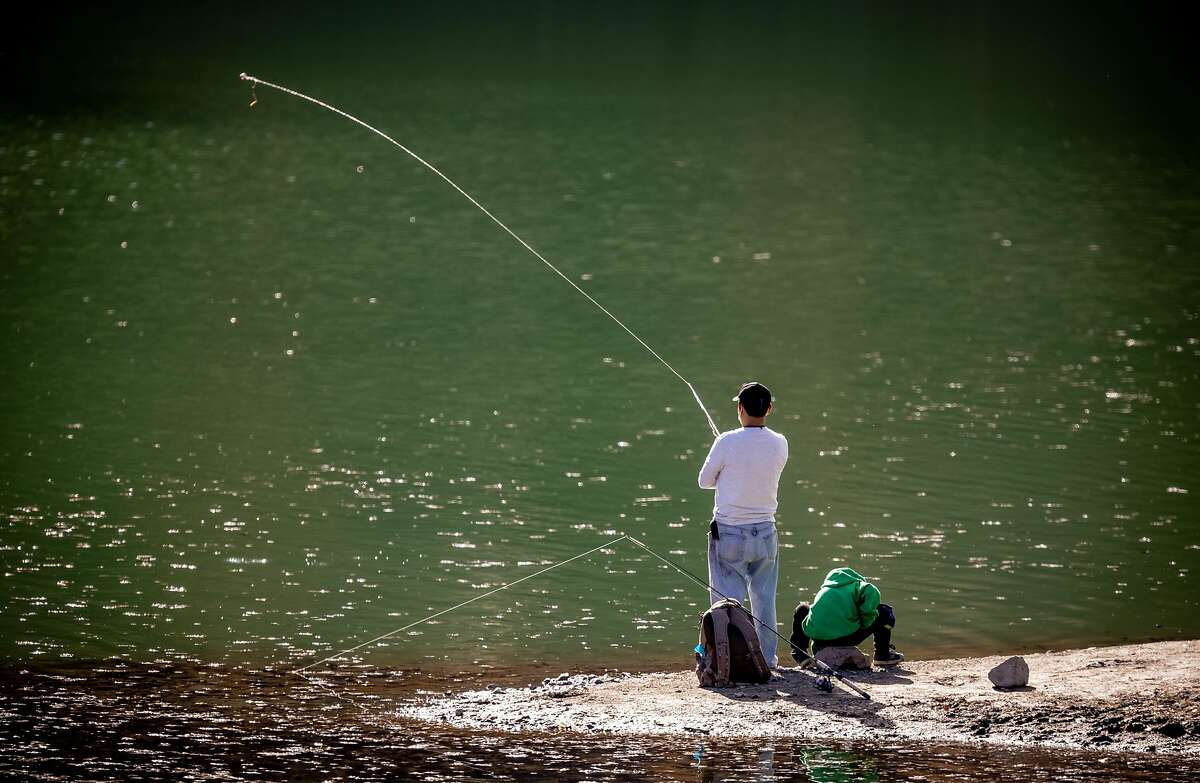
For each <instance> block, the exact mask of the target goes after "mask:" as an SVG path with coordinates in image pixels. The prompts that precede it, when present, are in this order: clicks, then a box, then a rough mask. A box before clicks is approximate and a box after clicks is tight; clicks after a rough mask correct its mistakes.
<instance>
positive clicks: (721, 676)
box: [696, 598, 771, 688]
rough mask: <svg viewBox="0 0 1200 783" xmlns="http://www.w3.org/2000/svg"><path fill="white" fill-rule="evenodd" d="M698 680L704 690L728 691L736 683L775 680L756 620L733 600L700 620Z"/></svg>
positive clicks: (697, 656) (728, 600)
mask: <svg viewBox="0 0 1200 783" xmlns="http://www.w3.org/2000/svg"><path fill="white" fill-rule="evenodd" d="M696 678H697V679H698V680H699V681H700V687H702V688H728V687H730V686H732V685H733V683H735V682H753V683H764V682H767V681H768V680H770V679H771V670H770V669H768V668H767V661H766V659H765V658H763V654H762V648H761V647H760V646H759V643H758V634H757V633H756V632H755V630H754V619H753V618H752V617H751V616H750V612H748V611H747V610H746V608H745V607H744V606H742V605H741V604H740V603H738V602H737V601H735V600H734V599H732V598H726V599H725V600H723V601H717V602H716V603H715V604H713V605H712V606H711V607H710V608H709V610H708V611H707V612H705V613H704V616H703V617H701V618H700V644H699V645H697V648H696Z"/></svg>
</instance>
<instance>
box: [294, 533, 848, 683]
mask: <svg viewBox="0 0 1200 783" xmlns="http://www.w3.org/2000/svg"><path fill="white" fill-rule="evenodd" d="M622 541H629V542H631V543H633V544H635V545H637V546H639V547H641V548H642V549H644V550H646V551H647V552H649V553H650V554H651V555H653V556H654V557H656V558H658V559H659V560H661V561H663V562H664V563H666V564H667V565H669V566H670V567H671V568H674V569H675V570H676V571H678V572H679V573H681V574H683V575H684V576H686V577H687V578H688V579H690V580H692V581H693V582H695V583H696V584H698V585H700V586H701V587H703V588H705V589H707V590H709V591H711V592H713V593H716V594H717V595H719V596H721V597H722V598H724V599H726V600H730V599H729V596H727V595H725V594H724V593H722V592H721V591H720V590H718V589H716V588H715V587H713V586H712V585H711V584H709V583H708V582H706V581H705V580H703V579H701V578H700V577H698V576H696V575H695V574H694V573H692V572H691V571H689V570H688V569H686V568H684V567H683V566H681V565H679V564H678V563H676V562H675V561H673V560H670V559H668V558H666V557H663V556H662V555H660V554H659V553H658V552H656V551H654V550H653V549H651V548H650V546H649V545H648V544H645V543H644V542H642V541H640V540H638V539H637V538H634V537H633V536H631V535H629V534H627V533H622V534H621V535H620V536H618V537H617V538H614V539H612V540H611V541H606V542H605V543H603V544H601V545H599V546H596V547H592V548H591V549H589V550H587V551H586V552H580V553H579V554H577V555H574V556H572V557H569V558H567V559H566V560H561V561H559V562H557V563H554V564H553V565H549V566H546V567H545V568H543V569H541V570H539V571H535V572H534V573H532V574H526V575H525V576H523V577H521V578H520V579H515V580H513V581H511V582H506V583H505V584H502V585H500V586H499V587H497V588H495V589H492V590H489V591H487V592H486V593H480V594H479V595H477V596H474V597H472V598H468V599H467V600H466V601H463V602H462V603H459V604H455V605H454V606H451V607H449V608H446V609H442V610H440V611H437V612H434V613H433V614H431V615H429V616H428V617H422V618H421V619H420V620H414V621H413V622H411V623H409V624H407V625H404V626H402V627H400V628H396V629H395V630H392V631H388V632H387V633H385V634H381V635H379V636H376V637H375V638H373V639H368V640H367V641H365V642H362V643H360V644H356V645H354V646H353V647H348V648H346V649H345V650H341V651H339V652H336V653H333V654H332V655H327V656H325V657H324V658H321V659H320V660H317V661H313V662H312V663H309V664H305V665H304V666H300V667H298V668H295V669H292V670H291V671H290V672H289V673H290V674H296V675H299V676H301V677H303V678H304V679H306V680H308V679H309V677H308V676H307V675H306V674H305V672H307V671H308V670H309V669H312V668H315V667H317V666H320V665H321V664H323V663H328V662H329V661H332V660H334V659H335V658H340V657H342V656H343V655H346V654H348V653H352V652H355V651H357V650H361V649H362V648H363V647H367V646H369V645H372V644H375V643H376V642H380V641H383V640H384V639H388V638H391V637H393V636H395V635H396V634H398V633H402V632H404V631H407V630H409V629H411V628H415V627H417V626H418V625H422V624H424V623H427V622H429V621H430V620H433V619H436V618H438V617H441V616H442V615H445V614H449V613H450V612H453V611H455V610H457V609H461V608H463V607H464V606H467V605H468V604H472V603H475V602H476V601H478V600H480V599H483V598H487V597H488V596H490V595H495V594H496V593H499V592H500V591H502V590H507V589H508V588H510V587H515V586H516V585H519V584H521V583H522V582H525V581H528V580H530V579H533V578H534V577H538V576H541V575H542V574H545V573H547V572H549V571H553V570H554V569H556V568H558V567H559V566H564V565H567V564H568V563H573V562H575V561H576V560H579V559H581V558H584V557H587V556H588V555H591V554H595V553H596V552H599V551H600V550H602V549H607V548H608V547H611V546H613V545H614V544H619V543H620V542H622ZM738 606H739V607H740V608H741V610H742V611H743V612H745V613H746V615H747V616H749V618H750V619H751V620H752V621H754V622H755V623H756V624H757V625H759V626H762V627H763V628H766V629H767V630H768V631H770V632H771V633H773V634H775V635H776V636H778V637H779V638H780V640H782V641H783V642H785V643H786V644H787V645H788V646H789V647H791V648H792V649H793V650H799V652H800V654H801V655H803V656H804V658H805V659H806V660H808V661H809V662H811V663H812V664H813V665H814V666H815V667H816V668H817V670H818V671H820V672H821V674H822V681H819V682H818V683H817V687H818V688H819V689H821V690H823V691H826V692H829V691H832V690H833V685H832V684H829V687H825V684H826V683H828V682H829V679H830V678H831V677H833V678H836V679H837V680H838V681H839V682H841V683H842V684H843V685H845V686H846V687H847V688H849V689H850V690H852V691H854V692H855V693H857V694H858V695H859V696H862V697H863V698H864V699H867V700H868V701H870V699H871V695H870V694H869V693H867V692H866V691H864V690H863V689H862V688H859V687H858V686H857V685H855V684H854V682H853V681H851V680H849V679H847V678H846V677H845V676H844V675H843V674H842V673H841V672H839V671H838V670H837V669H834V668H832V667H831V666H829V665H828V664H826V663H825V662H824V661H822V660H819V659H817V658H815V657H813V656H812V655H810V654H809V653H808V652H807V651H805V650H800V649H799V648H798V647H794V646H793V645H792V642H791V640H790V639H786V638H784V636H783V634H781V633H779V631H778V630H776V629H775V628H772V627H771V626H769V625H767V624H766V623H764V622H763V621H762V620H760V619H758V618H757V617H755V616H754V614H753V613H751V611H750V610H749V609H747V608H746V607H745V606H742V605H741V602H740V601H739V602H738ZM318 684H319V683H318ZM335 695H336V694H335ZM338 698H341V697H340V696H339V697H338Z"/></svg>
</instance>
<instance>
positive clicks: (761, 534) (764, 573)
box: [708, 522, 779, 669]
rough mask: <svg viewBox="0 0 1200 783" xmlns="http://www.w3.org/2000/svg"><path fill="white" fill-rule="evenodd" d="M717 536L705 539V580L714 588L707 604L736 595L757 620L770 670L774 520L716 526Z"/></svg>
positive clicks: (775, 553)
mask: <svg viewBox="0 0 1200 783" xmlns="http://www.w3.org/2000/svg"><path fill="white" fill-rule="evenodd" d="M716 530H717V535H718V536H719V537H718V538H717V539H713V537H712V535H711V534H710V535H709V538H708V583H709V585H711V586H712V587H713V588H714V591H713V592H712V593H710V595H709V599H710V603H714V604H715V603H716V602H717V601H720V600H721V598H722V596H721V595H718V594H717V592H718V591H719V592H720V593H723V594H724V596H725V597H728V598H736V599H737V600H738V601H740V602H741V604H742V606H745V605H746V597H747V592H748V593H749V597H750V612H751V614H753V615H754V617H755V619H757V620H758V622H759V624H760V626H762V627H759V628H756V629H755V630H757V631H758V643H759V644H760V645H761V646H762V653H763V658H765V659H766V660H767V666H770V667H771V668H772V669H774V668H776V667H777V666H779V657H778V656H777V655H776V652H775V651H776V648H777V643H778V641H779V637H778V636H777V635H776V619H775V585H776V584H777V583H778V582H779V537H778V536H776V534H775V523H774V522H755V523H753V524H749V525H724V524H721V523H717V525H716Z"/></svg>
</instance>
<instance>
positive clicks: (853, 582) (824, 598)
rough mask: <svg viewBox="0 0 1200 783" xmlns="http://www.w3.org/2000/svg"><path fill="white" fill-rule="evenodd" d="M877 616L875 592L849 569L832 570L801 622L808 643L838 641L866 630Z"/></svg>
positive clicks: (865, 581)
mask: <svg viewBox="0 0 1200 783" xmlns="http://www.w3.org/2000/svg"><path fill="white" fill-rule="evenodd" d="M878 616H879V588H877V587H875V585H873V584H871V583H870V582H868V581H867V580H866V579H864V578H863V577H862V575H861V574H859V573H858V572H857V571H855V570H854V569H853V568H835V569H833V570H832V571H830V572H829V574H828V575H826V577H825V583H824V584H823V585H821V589H820V590H819V591H818V592H817V597H816V598H814V599H813V603H812V608H811V609H810V610H809V613H808V617H806V618H804V624H803V626H802V627H803V629H804V635H805V636H807V637H808V638H810V639H839V638H841V637H843V636H849V635H850V634H852V633H854V632H855V631H857V630H859V629H860V628H866V627H868V626H869V625H871V623H873V622H875V618H876V617H878Z"/></svg>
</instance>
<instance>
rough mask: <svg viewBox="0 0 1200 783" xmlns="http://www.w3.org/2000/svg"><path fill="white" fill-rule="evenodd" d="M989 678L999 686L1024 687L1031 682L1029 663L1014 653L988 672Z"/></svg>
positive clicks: (993, 683)
mask: <svg viewBox="0 0 1200 783" xmlns="http://www.w3.org/2000/svg"><path fill="white" fill-rule="evenodd" d="M988 679H989V680H991V681H992V685H995V686H996V687H997V688H1024V687H1025V686H1026V685H1028V684H1029V664H1027V663H1025V659H1024V658H1022V657H1021V656H1019V655H1014V656H1013V657H1011V658H1009V659H1008V660H1007V661H1005V662H1004V663H1002V664H1000V665H999V666H997V667H995V668H994V669H992V670H991V671H990V672H988Z"/></svg>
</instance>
